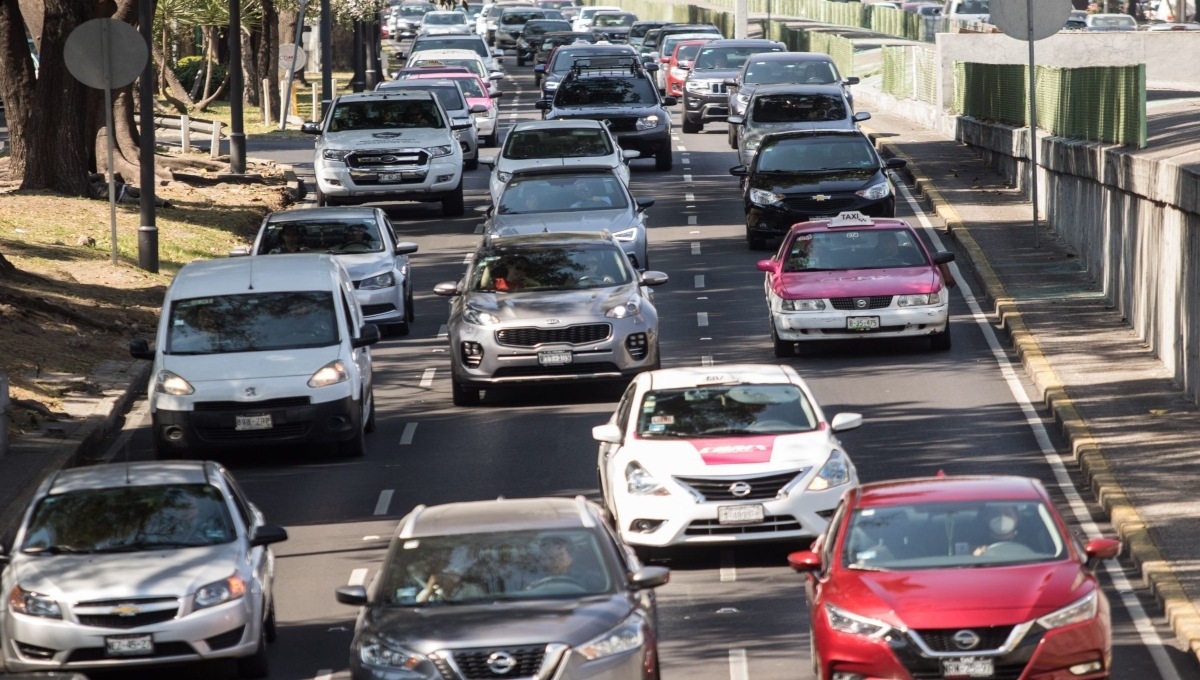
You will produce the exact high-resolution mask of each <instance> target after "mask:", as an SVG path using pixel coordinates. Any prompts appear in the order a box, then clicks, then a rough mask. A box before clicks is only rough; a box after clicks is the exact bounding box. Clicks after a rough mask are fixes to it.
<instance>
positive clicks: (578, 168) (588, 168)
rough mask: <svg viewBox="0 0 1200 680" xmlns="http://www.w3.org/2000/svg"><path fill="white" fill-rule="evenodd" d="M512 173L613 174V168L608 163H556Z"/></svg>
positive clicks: (530, 175)
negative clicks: (564, 164)
mask: <svg viewBox="0 0 1200 680" xmlns="http://www.w3.org/2000/svg"><path fill="white" fill-rule="evenodd" d="M512 174H513V178H516V177H535V176H545V175H611V174H613V169H612V167H611V166H608V165H566V166H563V165H554V166H534V167H532V168H524V169H521V170H513V173H512Z"/></svg>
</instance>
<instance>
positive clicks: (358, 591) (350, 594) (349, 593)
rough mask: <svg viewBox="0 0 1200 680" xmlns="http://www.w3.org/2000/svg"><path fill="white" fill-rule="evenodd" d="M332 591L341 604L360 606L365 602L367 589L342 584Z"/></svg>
mask: <svg viewBox="0 0 1200 680" xmlns="http://www.w3.org/2000/svg"><path fill="white" fill-rule="evenodd" d="M333 592H334V595H335V596H336V597H337V601H338V602H341V603H342V604H348V605H350V606H353V607H361V606H363V605H365V604H366V603H367V589H366V588H364V587H362V586H342V587H341V588H338V589H337V590H335V591H333Z"/></svg>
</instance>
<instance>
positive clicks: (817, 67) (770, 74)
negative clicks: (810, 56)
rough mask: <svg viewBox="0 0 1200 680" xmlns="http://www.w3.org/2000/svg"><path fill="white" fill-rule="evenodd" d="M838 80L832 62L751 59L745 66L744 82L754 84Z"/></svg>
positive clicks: (814, 82) (819, 83)
mask: <svg viewBox="0 0 1200 680" xmlns="http://www.w3.org/2000/svg"><path fill="white" fill-rule="evenodd" d="M837 80H838V77H837V73H836V72H835V71H834V70H833V64H830V63H828V62H824V61H794V62H791V63H788V62H786V61H773V60H765V61H760V60H751V61H750V63H749V64H748V65H747V66H746V78H745V82H746V83H748V84H755V85H777V84H784V83H803V84H806V85H832V84H833V83H836V82H837Z"/></svg>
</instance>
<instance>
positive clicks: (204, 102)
mask: <svg viewBox="0 0 1200 680" xmlns="http://www.w3.org/2000/svg"><path fill="white" fill-rule="evenodd" d="M228 84H229V71H228V70H226V71H225V78H224V79H222V80H221V84H220V85H218V86H217V91H216V92H213V93H212V94H211V95H209V96H207V97H205V98H204V99H201V100H200V101H199V102H196V110H197V111H200V112H203V111H205V110H207V109H208V105H209V104H211V103H213V102H214V101H216V100H217V97H220V96H221V93H222V92H224V91H225V86H226V85H228Z"/></svg>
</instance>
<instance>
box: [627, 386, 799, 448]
mask: <svg viewBox="0 0 1200 680" xmlns="http://www.w3.org/2000/svg"><path fill="white" fill-rule="evenodd" d="M816 428H817V416H816V414H815V413H814V412H813V407H812V404H810V403H809V401H808V398H807V397H805V396H804V393H803V392H801V391H800V388H798V387H796V386H795V385H736V386H716V385H714V386H711V387H695V388H688V389H679V390H652V391H650V392H647V393H646V396H645V398H644V399H643V400H642V409H641V414H640V415H639V416H638V436H639V437H647V438H657V437H683V438H699V437H728V436H738V435H752V434H792V433H796V432H811V431H813V430H815V429H816Z"/></svg>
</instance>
